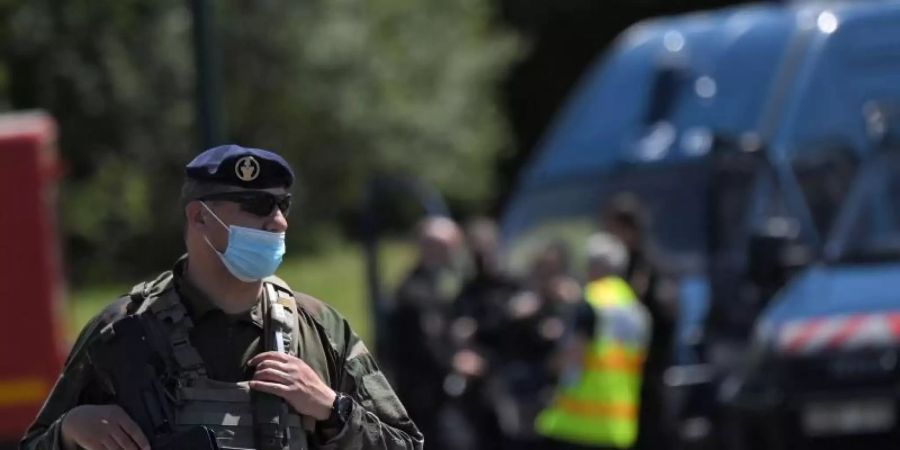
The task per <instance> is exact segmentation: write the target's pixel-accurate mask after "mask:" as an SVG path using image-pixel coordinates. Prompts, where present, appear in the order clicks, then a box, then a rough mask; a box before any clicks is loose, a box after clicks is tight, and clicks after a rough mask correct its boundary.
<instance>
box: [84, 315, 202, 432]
mask: <svg viewBox="0 0 900 450" xmlns="http://www.w3.org/2000/svg"><path fill="white" fill-rule="evenodd" d="M147 320H148V319H147V318H145V317H143V316H140V315H130V316H127V317H125V318H123V319H121V320H119V321H117V322H115V323H113V324H111V325H108V326H107V328H106V329H104V330H103V332H102V334H101V338H100V339H98V340H97V341H95V342H94V343H93V344H92V345H91V346H90V348H89V349H88V355H89V358H90V360H91V361H92V363H93V364H94V367H95V368H96V369H97V371H98V372H99V374H100V376H101V379H103V380H104V381H105V382H106V383H107V384H108V385H109V387H110V388H111V389H112V391H113V393H114V394H115V396H116V404H118V405H119V406H120V407H122V409H124V410H125V412H126V413H127V414H128V415H129V416H130V417H131V419H132V420H133V421H134V422H135V423H136V424H137V425H138V426H139V427H140V428H141V431H143V432H144V435H145V436H146V437H147V439H148V440H149V441H150V446H151V447H152V448H153V449H155V450H158V449H162V450H188V449H191V450H195V449H200V450H204V449H209V450H218V449H219V446H218V444H217V443H216V438H215V434H214V433H213V432H212V431H211V430H210V429H209V428H207V427H204V426H197V427H192V428H190V429H188V430H184V431H177V430H176V424H175V400H174V398H173V397H172V395H171V394H170V393H169V392H168V391H167V390H166V387H165V386H164V385H163V383H162V381H161V380H160V379H161V377H160V374H163V375H167V374H166V371H165V367H166V365H165V363H164V361H163V359H162V356H161V353H160V352H159V351H157V349H155V348H154V344H155V343H157V342H160V341H159V335H158V334H156V335H154V334H153V331H156V330H155V329H154V328H153V327H152V326H151V325H150V324H148V323H147ZM154 338H155V339H154Z"/></svg>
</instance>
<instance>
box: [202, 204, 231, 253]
mask: <svg viewBox="0 0 900 450" xmlns="http://www.w3.org/2000/svg"><path fill="white" fill-rule="evenodd" d="M200 204H201V205H203V207H204V208H206V210H207V211H209V213H210V214H212V216H213V218H215V219H216V221H217V222H219V224H221V225H222V227H224V228H225V230H226V231H228V232H229V235H230V234H231V228H229V227H228V225H225V222H222V219H220V218H219V216H217V215H216V213H214V212H213V210H212V209H210V208H209V206H208V205H207V204H206V202H203V201H201V202H200ZM203 240H205V241H206V244H207V245H209V247H210V248H212V249H213V251H214V252H216V253H218V254H219V257H222V256H223V254H222V252H220V251H219V250H218V249H216V246H215V245H213V244H212V242H210V241H209V237H207V236H206V233H203Z"/></svg>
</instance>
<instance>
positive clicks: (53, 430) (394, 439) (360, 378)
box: [20, 264, 424, 450]
mask: <svg viewBox="0 0 900 450" xmlns="http://www.w3.org/2000/svg"><path fill="white" fill-rule="evenodd" d="M178 269H179V266H178V265H177V264H176V271H178ZM169 274H171V272H166V273H164V274H162V275H161V276H160V277H159V278H158V279H157V280H169V281H167V282H162V283H157V285H156V286H154V289H155V290H157V291H158V292H161V291H163V290H166V289H173V288H174V286H173V284H174V283H173V282H172V281H171V280H172V277H171V276H169ZM175 278H176V279H177V278H178V274H177V273H176V276H175ZM179 294H181V292H180V291H179ZM181 298H182V302H187V300H185V299H184V298H183V296H181ZM295 299H296V301H297V304H298V306H299V308H298V311H299V327H300V331H301V333H300V335H301V336H302V339H301V341H300V346H301V347H302V348H304V349H305V352H304V354H303V355H302V356H303V359H304V361H305V362H306V363H307V364H309V366H310V367H311V368H312V369H314V370H315V371H316V373H317V374H318V375H319V376H320V378H322V380H324V381H326V383H329V384H330V386H331V388H332V389H334V390H335V391H339V392H343V393H346V394H348V395H350V396H351V397H352V398H353V399H354V401H355V405H354V408H353V410H352V414H351V416H350V419H349V421H348V423H347V424H346V426H344V428H343V429H342V430H341V431H340V432H339V433H338V434H337V435H333V436H324V435H322V434H320V433H318V432H316V433H314V434H313V435H312V436H311V440H310V445H311V447H312V448H317V449H322V450H325V449H359V450H368V449H421V448H422V446H423V441H424V439H423V437H422V434H421V433H420V432H419V430H418V429H417V427H416V425H415V424H414V423H413V422H412V420H410V418H409V417H408V414H407V413H406V410H405V408H404V407H403V405H402V404H401V403H400V401H399V399H398V398H397V396H396V394H395V393H394V391H393V389H392V388H391V386H390V385H389V383H388V381H387V380H386V378H385V377H384V375H383V374H382V372H381V371H380V369H379V367H378V365H377V363H376V361H375V359H374V358H373V356H372V355H371V354H370V353H369V351H368V350H367V348H366V346H365V345H364V344H363V342H362V340H360V338H359V337H358V336H357V335H356V334H355V333H354V332H353V330H352V329H351V328H350V325H349V324H348V323H347V321H346V320H345V319H344V318H343V317H342V316H341V315H340V313H338V312H337V311H335V310H334V309H333V308H331V307H330V306H328V305H326V304H325V303H323V302H322V301H320V300H317V299H315V298H313V297H310V296H308V295H305V294H301V293H295ZM138 306H140V305H139V304H135V302H134V301H132V300H131V299H130V298H129V297H128V296H126V297H123V298H120V299H119V300H117V301H116V302H115V303H113V304H111V305H110V306H108V307H107V308H106V309H104V310H103V311H102V312H101V313H100V314H98V315H97V316H96V317H94V318H93V319H92V320H91V321H90V322H89V323H88V324H87V325H86V326H85V328H84V329H83V330H82V331H81V334H80V335H79V337H78V339H77V340H76V342H75V345H74V346H73V348H72V350H71V352H70V354H69V356H68V358H67V360H66V364H65V368H64V369H63V373H62V374H61V376H60V378H59V379H58V380H57V382H56V385H55V386H54V387H53V390H52V391H51V393H50V395H49V397H48V398H47V400H46V402H45V403H44V405H43V407H42V409H41V411H40V413H39V414H38V416H37V419H36V420H35V422H34V423H33V424H32V425H31V427H30V428H29V429H28V431H27V432H26V435H25V437H24V438H23V440H22V442H21V445H20V448H21V449H23V450H32V449H34V450H37V449H54V450H55V449H62V448H63V445H62V439H61V426H62V421H63V418H64V417H65V414H66V413H67V412H68V411H69V410H71V409H72V408H73V407H75V406H78V405H81V404H106V403H113V402H114V397H113V395H112V394H111V393H110V392H109V391H108V390H107V389H106V388H105V387H104V384H103V383H102V382H100V380H99V379H98V376H97V373H96V371H95V368H94V367H93V366H92V364H91V361H90V359H89V358H88V355H87V349H88V347H89V346H90V344H91V343H92V342H93V341H94V340H95V339H97V338H98V337H99V334H100V330H102V329H103V328H104V327H105V326H106V325H107V324H109V323H113V322H115V321H116V320H119V319H121V318H123V317H125V316H126V315H127V314H130V313H133V312H134V311H135V310H136V309H137V307H138ZM201 356H204V358H205V356H206V355H201Z"/></svg>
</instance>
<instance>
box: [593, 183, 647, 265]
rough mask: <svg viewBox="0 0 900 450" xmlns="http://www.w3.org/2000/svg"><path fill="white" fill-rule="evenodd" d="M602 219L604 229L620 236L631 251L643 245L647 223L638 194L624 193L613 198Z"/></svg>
mask: <svg viewBox="0 0 900 450" xmlns="http://www.w3.org/2000/svg"><path fill="white" fill-rule="evenodd" d="M601 220H602V222H603V224H602V225H603V229H604V230H606V231H608V232H609V233H612V234H613V235H615V236H616V237H618V238H619V239H620V240H621V241H622V242H623V243H624V244H625V246H626V247H628V249H629V250H630V251H635V250H637V249H639V248H640V247H641V244H642V240H643V238H644V236H643V234H644V231H645V227H646V224H645V218H644V212H643V211H642V208H641V203H640V200H639V199H638V197H637V196H635V195H634V194H631V193H622V194H619V195H617V196H616V197H614V198H612V199H611V200H610V203H609V205H608V206H607V207H606V208H605V210H604V212H603V217H602V218H601Z"/></svg>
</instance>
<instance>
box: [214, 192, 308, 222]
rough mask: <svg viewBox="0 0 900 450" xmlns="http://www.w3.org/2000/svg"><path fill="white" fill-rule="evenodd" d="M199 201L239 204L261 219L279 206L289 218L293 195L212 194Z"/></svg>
mask: <svg viewBox="0 0 900 450" xmlns="http://www.w3.org/2000/svg"><path fill="white" fill-rule="evenodd" d="M198 200H225V201H228V202H234V203H237V204H238V206H240V208H241V210H243V211H246V212H248V213H250V214H254V215H257V216H260V217H266V216H268V215H269V214H271V213H272V209H273V208H275V207H276V206H278V209H279V210H281V213H282V214H284V215H285V217H287V215H288V212H290V210H291V194H283V195H275V194H272V193H269V192H222V193H219V194H210V195H207V196H204V197H202V198H200V199H198Z"/></svg>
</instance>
